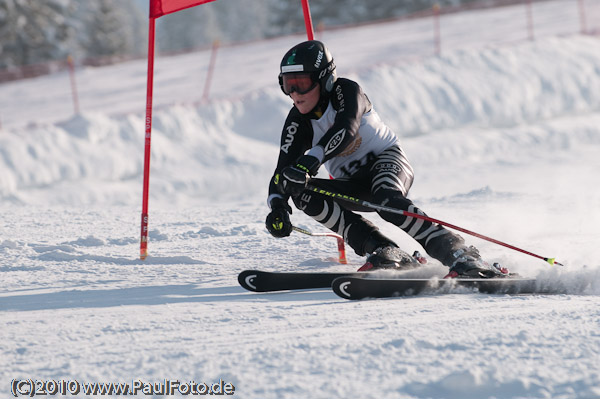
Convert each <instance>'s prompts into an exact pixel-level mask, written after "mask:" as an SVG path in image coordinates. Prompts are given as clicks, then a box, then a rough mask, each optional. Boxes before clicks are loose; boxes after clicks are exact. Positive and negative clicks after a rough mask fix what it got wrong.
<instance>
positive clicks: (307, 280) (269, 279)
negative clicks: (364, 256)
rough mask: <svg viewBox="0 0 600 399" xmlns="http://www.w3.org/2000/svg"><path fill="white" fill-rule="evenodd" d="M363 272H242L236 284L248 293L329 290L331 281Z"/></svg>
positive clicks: (359, 274) (360, 275)
mask: <svg viewBox="0 0 600 399" xmlns="http://www.w3.org/2000/svg"><path fill="white" fill-rule="evenodd" d="M365 274H369V273H364V272H347V273H319V272H312V273H311V272H306V273H302V272H265V271H261V270H244V271H243V272H241V273H240V274H239V275H238V282H239V283H240V285H241V286H242V287H244V288H245V289H247V290H248V291H254V292H269V291H287V290H308V289H314V288H331V283H332V282H333V280H335V279H336V278H339V277H355V278H360V277H362V276H364V275H365Z"/></svg>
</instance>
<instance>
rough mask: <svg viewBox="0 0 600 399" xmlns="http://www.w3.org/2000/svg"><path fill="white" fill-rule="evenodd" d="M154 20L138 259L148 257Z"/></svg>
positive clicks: (150, 35) (152, 20) (150, 39)
mask: <svg viewBox="0 0 600 399" xmlns="http://www.w3.org/2000/svg"><path fill="white" fill-rule="evenodd" d="M155 25H156V23H155V18H150V21H149V29H148V83H147V86H146V128H145V139H144V185H143V189H142V192H143V193H142V227H141V237H140V259H141V260H144V259H146V257H147V256H148V191H149V186H150V153H151V152H150V142H151V137H152V88H153V85H154V36H155Z"/></svg>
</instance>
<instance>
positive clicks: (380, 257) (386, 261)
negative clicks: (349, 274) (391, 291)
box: [358, 245, 427, 272]
mask: <svg viewBox="0 0 600 399" xmlns="http://www.w3.org/2000/svg"><path fill="white" fill-rule="evenodd" d="M425 262H427V260H426V259H425V258H424V257H423V256H421V254H420V253H419V252H417V251H415V254H414V255H413V256H410V255H409V254H408V253H406V252H404V251H403V250H401V249H400V248H398V247H394V246H391V245H389V246H385V247H381V248H377V249H376V250H375V251H374V252H373V253H372V254H371V255H369V256H368V257H367V261H366V263H365V264H364V265H362V267H361V268H360V269H358V271H359V272H366V271H373V270H381V269H394V270H407V269H413V268H415V267H417V266H419V265H421V264H422V263H425Z"/></svg>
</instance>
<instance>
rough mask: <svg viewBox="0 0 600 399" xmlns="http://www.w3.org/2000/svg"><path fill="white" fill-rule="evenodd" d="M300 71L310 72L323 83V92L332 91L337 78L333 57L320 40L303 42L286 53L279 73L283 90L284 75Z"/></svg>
mask: <svg viewBox="0 0 600 399" xmlns="http://www.w3.org/2000/svg"><path fill="white" fill-rule="evenodd" d="M298 72H304V73H310V74H311V78H312V80H313V81H314V82H319V83H320V84H321V94H329V93H331V90H332V89H333V84H334V83H335V81H336V79H337V75H336V73H335V64H334V62H333V57H332V56H331V53H330V52H329V49H328V48H327V47H326V46H325V45H324V44H323V43H322V42H320V41H318V40H308V41H306V42H302V43H300V44H297V45H295V46H294V47H292V48H291V49H290V50H289V51H288V52H287V53H285V55H284V56H283V59H282V60H281V65H280V73H279V87H281V91H283V92H284V93H285V90H284V89H283V75H284V74H286V73H298ZM285 94H286V95H287V93H285Z"/></svg>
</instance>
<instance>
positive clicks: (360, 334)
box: [0, 2, 600, 399]
mask: <svg viewBox="0 0 600 399" xmlns="http://www.w3.org/2000/svg"><path fill="white" fill-rule="evenodd" d="M561 3H568V2H550V4H552V5H553V7H551V8H549V9H550V10H553V11H552V13H553V14H551V13H549V14H548V16H547V17H546V19H548V20H550V21H552V20H554V21H555V20H556V18H557V15H558V17H560V16H561V13H560V7H559V5H560V4H561ZM511 10H512V11H511ZM490 12H491V11H485V12H480V14H478V15H481V19H482V20H483V19H484V17H483V16H484V15H486V16H487V15H490V14H489V13H490ZM497 12H499V13H507V12H508V13H510V12H516V11H515V9H513V8H511V7H507V8H503V9H500V10H497ZM497 15H499V17H500V16H501V15H504V14H497ZM553 15H554V19H553V18H552V16H553ZM455 17H456V18H459V16H455ZM457 25H458V26H460V24H458V23H457ZM564 26H565V24H562V25H560V26H558V28H562V27H564ZM403 29H406V25H404V24H384V25H377V26H368V27H363V28H360V29H353V30H348V31H336V32H331V33H328V34H327V36H328V37H325V38H324V39H325V40H327V43H328V44H329V46H330V47H331V50H332V52H333V53H334V56H336V59H337V60H338V65H339V67H340V71H341V72H343V71H347V72H345V73H343V74H344V75H345V76H348V77H351V78H354V79H356V80H357V81H359V82H360V83H361V84H362V85H363V87H364V89H365V91H366V93H367V94H368V95H369V96H370V98H371V99H372V101H373V102H374V104H375V107H376V109H377V110H378V112H379V113H380V114H381V115H382V117H383V118H384V120H386V121H387V122H388V123H389V125H390V126H391V127H392V128H393V129H394V130H395V131H396V132H397V134H398V135H399V136H400V137H401V140H402V144H403V146H404V148H405V150H406V152H407V154H408V156H409V159H410V160H411V161H412V163H413V166H414V167H415V171H416V181H415V184H414V186H413V189H412V191H411V198H412V199H413V200H414V201H415V202H416V203H417V204H418V205H420V206H421V207H422V208H423V209H424V210H425V211H426V212H427V213H428V214H430V215H431V216H433V217H436V218H439V219H442V220H446V221H448V222H450V223H454V224H457V225H461V226H464V227H466V228H469V229H472V230H474V231H477V232H480V233H482V234H486V235H490V236H492V237H494V238H497V239H500V240H503V241H506V242H509V243H511V244H513V245H516V246H519V247H522V248H524V249H527V250H529V251H532V252H535V253H538V254H540V255H543V256H549V257H556V259H557V260H559V261H561V262H563V263H565V264H566V266H565V267H563V268H559V267H550V266H549V265H548V264H547V263H545V262H543V261H541V260H538V259H535V258H532V257H529V256H527V255H524V254H521V253H518V252H515V251H511V250H509V249H507V248H504V247H500V246H497V245H494V244H492V243H489V242H486V241H482V240H478V239H476V238H472V237H466V238H467V241H468V242H469V243H470V244H473V245H476V246H477V247H478V248H479V249H480V250H481V252H482V253H483V254H484V256H485V257H486V258H487V259H489V260H491V261H499V262H501V263H503V264H504V265H506V266H509V267H510V268H511V269H512V270H513V271H517V272H519V273H520V274H522V275H523V276H527V277H537V278H538V279H539V281H540V284H541V285H544V286H545V287H550V288H551V289H552V290H553V291H554V292H555V294H552V295H522V296H506V295H482V294H478V293H475V292H465V291H455V292H444V293H441V292H433V293H431V294H428V295H423V296H419V297H406V298H401V299H397V298H395V299H385V300H365V301H358V302H350V301H345V300H342V299H340V298H338V297H336V296H335V295H334V294H333V293H332V292H331V291H330V290H316V291H303V292H283V293H273V294H256V293H250V292H246V291H244V290H243V289H242V288H240V287H239V286H238V284H237V280H236V277H237V274H238V273H239V272H240V271H242V270H244V269H250V268H258V269H265V270H278V271H328V272H329V271H346V270H354V269H356V268H358V267H359V266H360V265H361V264H362V261H363V259H361V258H359V257H358V256H356V255H355V254H354V253H352V251H351V250H350V249H349V248H348V256H349V265H346V266H344V265H340V264H337V263H336V257H337V251H336V246H335V240H333V239H330V238H323V237H309V236H306V235H302V234H299V233H294V234H293V235H292V236H291V237H289V238H287V239H275V238H272V237H271V236H270V235H269V234H268V233H267V232H266V230H265V228H264V218H265V216H266V214H267V211H268V210H267V207H266V201H265V200H266V189H267V182H268V180H269V178H270V175H271V173H272V169H273V168H274V166H275V161H276V156H277V151H278V147H277V143H278V140H279V134H280V129H281V125H282V122H283V119H284V117H285V115H286V113H287V110H288V109H289V106H290V101H289V100H288V99H286V98H285V97H284V96H283V95H282V94H281V92H280V90H279V87H278V86H277V84H276V79H275V77H276V75H277V65H278V62H279V59H280V57H281V54H283V53H284V52H285V51H286V50H287V49H288V48H289V47H290V46H291V45H293V44H294V42H296V41H298V40H301V39H302V38H299V37H288V38H282V39H278V40H273V41H267V42H258V43H254V44H248V45H246V46H242V47H236V48H234V49H235V51H238V52H239V55H240V56H244V57H245V56H246V55H248V54H253V55H255V58H252V59H245V58H243V57H242V59H245V61H244V67H245V68H249V70H250V71H251V72H249V73H248V74H246V72H244V73H245V74H246V76H247V77H248V80H247V83H248V85H249V86H244V87H243V90H242V89H240V88H241V87H242V86H239V87H237V86H236V85H234V84H233V83H232V82H230V81H228V80H227V81H226V82H225V81H224V80H216V81H215V82H216V83H215V85H218V86H223V87H220V88H219V89H217V88H215V90H222V93H224V94H223V97H226V96H229V97H230V98H233V97H234V95H235V94H240V96H239V97H238V98H237V99H230V100H221V101H214V102H211V103H209V104H203V105H197V104H196V105H194V104H189V103H188V104H186V103H185V100H186V98H183V103H182V104H180V105H174V106H166V104H168V100H164V101H165V103H164V106H158V107H157V109H156V112H155V115H154V125H153V126H154V128H153V136H152V173H151V189H150V192H151V198H150V243H149V250H150V254H151V256H150V257H149V258H148V259H147V260H146V261H140V260H139V259H138V252H139V225H140V223H139V219H140V212H141V186H142V163H143V131H144V129H143V126H144V124H143V120H144V114H143V108H144V107H143V102H144V87H143V81H144V77H143V76H142V75H144V76H145V63H144V62H131V63H126V64H122V65H116V66H110V67H105V68H92V69H88V70H85V71H84V72H83V73H82V74H80V75H79V76H78V78H79V80H80V81H81V83H82V84H89V86H88V87H87V89H86V90H87V91H86V92H87V93H88V95H89V96H90V97H89V98H95V99H96V100H97V104H96V108H99V109H100V110H99V111H98V112H93V113H84V114H83V115H79V116H76V117H71V118H65V117H64V115H61V113H60V112H58V111H57V110H58V109H59V108H54V107H56V106H57V104H56V103H57V102H58V101H54V100H49V98H50V97H47V98H44V97H43V96H41V95H40V94H39V93H40V88H43V92H45V93H50V92H51V91H52V90H54V89H56V91H60V89H59V87H60V85H62V82H59V80H60V79H59V77H58V76H56V75H53V76H47V77H42V78H37V79H32V80H28V81H21V82H12V83H7V84H3V85H0V102H1V103H2V109H3V113H4V112H5V111H4V110H9V111H10V115H11V117H14V118H15V119H14V120H13V122H7V123H5V124H4V126H5V128H4V130H1V131H0V165H1V166H0V167H1V168H2V174H0V198H2V204H1V205H0V212H1V214H2V219H1V221H0V226H1V229H0V273H1V276H2V280H1V281H2V282H3V284H2V287H1V288H0V358H1V359H3V361H2V362H0V397H9V396H11V395H10V382H11V380H13V379H23V378H32V379H46V380H47V379H55V380H61V379H64V380H78V381H80V382H131V381H133V380H142V381H144V382H149V383H153V382H159V381H163V380H164V379H173V380H180V381H191V380H193V381H196V382H202V381H203V382H207V383H212V382H218V381H219V380H220V379H222V380H223V381H226V382H230V383H232V384H233V385H234V386H235V394H234V395H233V397H239V398H261V399H269V398H342V397H355V398H386V399H387V398H390V399H393V398H456V399H465V398H586V399H588V398H600V366H599V364H600V310H599V309H600V307H599V306H598V305H599V304H600V300H599V295H600V262H598V261H597V260H596V259H595V255H596V253H597V246H598V238H599V235H598V226H599V225H600V210H599V209H600V206H599V205H600V189H599V188H598V187H599V185H598V177H597V173H598V172H597V171H598V170H600V157H599V154H600V152H599V151H600V112H599V111H600V41H599V40H598V37H590V36H579V35H570V36H551V35H552V34H553V33H561V34H562V33H564V32H560V31H559V32H550V31H548V32H547V36H545V37H538V38H537V40H536V41H535V42H518V43H512V44H506V43H505V44H503V45H501V46H494V47H482V46H480V45H473V46H466V47H464V48H456V49H454V50H452V51H447V52H445V53H444V54H442V56H440V57H427V56H424V55H421V56H422V58H420V59H415V60H414V61H412V62H397V57H396V56H397V50H393V51H390V47H389V46H388V44H389V43H392V42H394V40H393V39H394V38H397V37H399V36H398V33H397V32H398V31H401V30H403ZM457 32H458V33H457V35H459V34H461V33H460V31H457ZM462 34H463V37H464V38H466V34H465V33H462ZM354 37H356V40H352V39H353V38H354ZM400 37H402V36H400ZM342 38H343V40H342ZM380 38H381V40H379V39H380ZM329 39H331V40H329ZM365 39H370V40H369V41H370V43H371V46H370V47H369V51H371V52H372V53H371V54H365V53H364V51H363V49H364V48H365V47H364V45H363V43H364V40H365ZM479 39H481V38H479V37H477V38H473V40H474V43H475V44H477V43H476V42H477V41H478V40H479ZM397 40H398V41H400V39H397ZM465 41H466V39H464V40H463V42H465ZM467 42H468V41H467ZM376 43H380V44H381V46H375V45H374V44H376ZM356 48H359V49H360V51H359V50H356ZM397 48H401V46H400V47H397ZM337 54H339V57H338V56H337ZM193 56H194V55H181V56H177V57H170V58H162V59H160V60H159V63H160V64H162V65H163V68H164V69H163V72H160V71H159V75H158V76H159V78H158V80H159V81H161V79H162V83H161V84H162V86H160V87H161V89H160V90H159V91H160V93H158V92H157V93H156V96H157V99H160V98H161V96H163V97H169V96H171V99H172V98H174V97H176V96H178V95H182V96H183V95H184V94H185V93H184V92H183V91H182V88H184V86H183V85H184V83H185V82H186V81H188V80H189V79H190V76H193V74H194V71H193V68H194V67H196V66H197V65H195V64H194V62H193V61H192V58H193ZM353 57H356V59H354V58H353ZM254 59H256V60H257V61H256V63H255V62H254V61H253V60H254ZM371 63H375V64H376V66H374V67H371V68H368V67H367V66H368V65H370V64H371ZM348 64H352V65H353V66H354V68H348V67H347V66H346V65H348ZM239 65H240V64H239V63H238V64H237V66H238V67H239ZM245 71H246V69H245ZM123 74H125V76H130V80H128V79H122V76H123ZM127 74H129V75H127ZM167 75H168V76H167ZM115 76H119V77H115ZM63 78H64V77H63ZM225 80H226V79H225ZM167 81H171V82H172V83H173V87H172V92H170V91H169V87H170V86H169V85H168V84H167V83H166V82H167ZM217 82H218V83H217ZM265 85H268V87H265ZM133 86H135V88H134V87H133ZM227 90H229V92H228V93H229V94H226V91H227ZM132 93H133V94H132ZM182 93H183V94H182ZM197 94H198V93H197V92H196V95H197ZM19 96H20V97H22V98H27V99H29V101H30V102H31V104H32V107H31V108H30V109H17V108H10V107H9V106H8V104H10V102H11V99H13V100H15V99H18V97H19ZM195 98H197V96H196V97H195ZM188 100H189V98H188ZM15 101H16V100H15ZM158 101H159V102H160V101H162V100H158ZM134 103H138V105H139V107H138V108H139V112H137V113H131V114H127V115H115V114H114V112H115V110H118V109H120V108H124V109H132V108H133V109H135V108H136V106H135V104H134ZM124 104H125V105H124ZM5 105H6V107H5ZM33 105H35V107H34V106H33ZM53 109H54V110H55V111H53ZM38 115H39V117H38ZM5 120H6V118H3V121H5ZM25 121H26V123H22V122H25ZM367 216H368V217H369V218H370V219H371V220H373V221H377V223H378V224H379V225H380V226H381V228H382V229H383V230H384V231H385V232H386V233H387V234H389V235H390V236H392V237H393V238H394V239H396V240H397V241H398V243H399V244H400V245H401V246H402V247H403V248H405V249H406V250H407V251H412V250H415V249H419V248H418V247H417V244H416V243H414V242H413V241H412V240H411V239H409V238H408V237H407V236H406V235H405V234H404V233H403V232H401V231H399V230H398V229H397V228H395V227H394V226H391V225H389V224H386V223H385V222H382V221H380V219H379V218H378V217H377V216H376V215H374V214H368V215H367ZM292 220H293V221H294V223H295V224H297V225H298V226H300V227H303V228H306V229H309V230H312V231H322V230H323V229H322V228H321V227H320V226H319V225H317V224H316V223H315V222H314V221H312V220H311V219H309V218H307V217H305V216H303V215H302V214H301V213H300V212H299V211H295V212H294V214H293V216H292ZM444 270H445V268H444V267H443V266H441V265H439V264H438V263H437V262H434V261H431V262H430V264H429V265H428V266H427V267H426V268H424V269H423V270H422V271H419V272H418V273H419V275H423V276H433V275H442V274H443V273H444ZM157 397H158V396H157Z"/></svg>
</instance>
